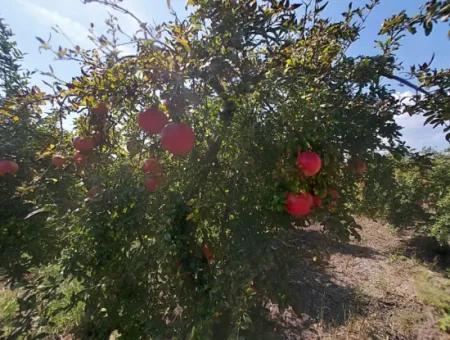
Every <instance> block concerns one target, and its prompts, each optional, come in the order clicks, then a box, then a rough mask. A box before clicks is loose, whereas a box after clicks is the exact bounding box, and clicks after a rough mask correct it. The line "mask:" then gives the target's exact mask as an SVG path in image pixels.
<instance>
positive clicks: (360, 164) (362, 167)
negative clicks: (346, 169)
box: [354, 159, 367, 176]
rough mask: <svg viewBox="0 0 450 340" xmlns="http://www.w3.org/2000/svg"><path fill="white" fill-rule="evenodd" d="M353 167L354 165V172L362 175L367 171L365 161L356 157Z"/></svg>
mask: <svg viewBox="0 0 450 340" xmlns="http://www.w3.org/2000/svg"><path fill="white" fill-rule="evenodd" d="M354 167H355V172H356V174H357V175H360V176H362V175H364V174H365V173H366V172H367V163H366V162H364V161H362V160H360V159H357V160H356V161H355V163H354Z"/></svg>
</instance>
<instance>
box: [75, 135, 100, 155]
mask: <svg viewBox="0 0 450 340" xmlns="http://www.w3.org/2000/svg"><path fill="white" fill-rule="evenodd" d="M72 144H73V147H74V148H75V149H77V150H78V151H80V152H89V151H91V150H92V149H93V148H94V147H95V142H94V139H93V138H92V137H75V138H74V139H73V142H72Z"/></svg>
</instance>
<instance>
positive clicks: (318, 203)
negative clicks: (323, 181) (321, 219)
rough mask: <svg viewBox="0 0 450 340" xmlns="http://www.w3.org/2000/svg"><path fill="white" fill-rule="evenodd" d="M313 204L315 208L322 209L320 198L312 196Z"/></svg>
mask: <svg viewBox="0 0 450 340" xmlns="http://www.w3.org/2000/svg"><path fill="white" fill-rule="evenodd" d="M313 202H314V206H315V207H319V208H321V207H322V198H320V196H313Z"/></svg>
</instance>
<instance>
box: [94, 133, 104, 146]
mask: <svg viewBox="0 0 450 340" xmlns="http://www.w3.org/2000/svg"><path fill="white" fill-rule="evenodd" d="M92 140H93V141H94V144H95V146H99V145H102V144H103V142H104V138H103V134H102V133H101V132H99V131H96V132H94V133H93V134H92Z"/></svg>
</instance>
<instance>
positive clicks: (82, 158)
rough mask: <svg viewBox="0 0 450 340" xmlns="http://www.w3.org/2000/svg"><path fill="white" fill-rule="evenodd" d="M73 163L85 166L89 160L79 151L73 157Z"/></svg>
mask: <svg viewBox="0 0 450 340" xmlns="http://www.w3.org/2000/svg"><path fill="white" fill-rule="evenodd" d="M73 161H74V162H75V164H76V165H79V166H83V165H84V164H85V163H86V161H87V158H86V156H85V155H83V154H82V153H81V152H79V151H77V152H76V153H75V155H73Z"/></svg>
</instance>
